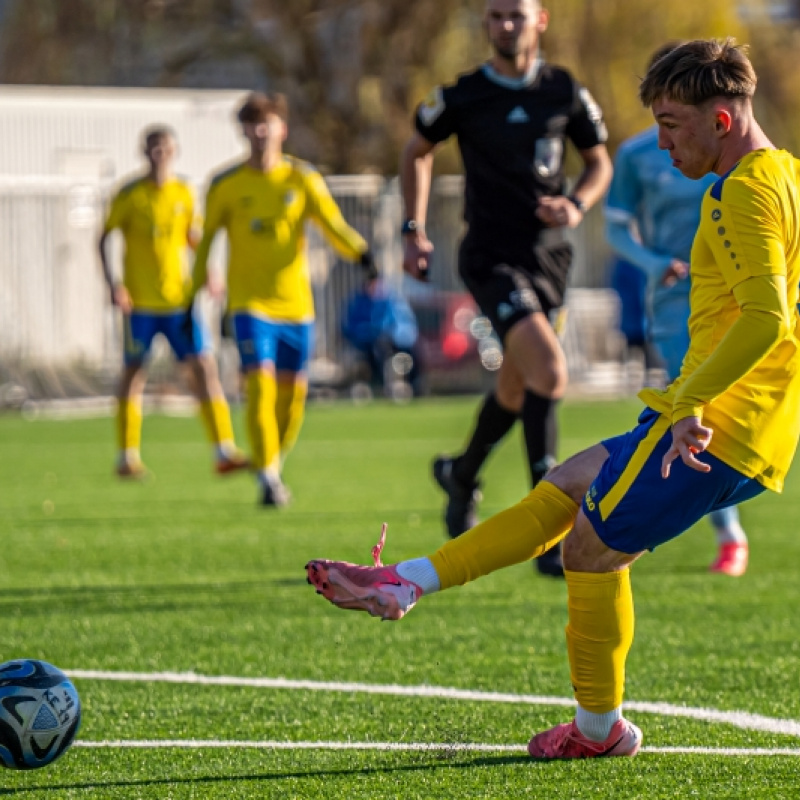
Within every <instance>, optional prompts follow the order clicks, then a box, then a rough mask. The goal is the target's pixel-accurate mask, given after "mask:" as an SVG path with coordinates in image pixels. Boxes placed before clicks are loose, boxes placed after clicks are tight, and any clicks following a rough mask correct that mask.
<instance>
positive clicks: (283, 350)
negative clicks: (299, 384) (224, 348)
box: [233, 311, 314, 372]
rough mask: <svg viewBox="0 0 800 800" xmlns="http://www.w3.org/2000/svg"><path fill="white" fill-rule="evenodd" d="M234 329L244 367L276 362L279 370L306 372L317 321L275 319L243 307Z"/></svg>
mask: <svg viewBox="0 0 800 800" xmlns="http://www.w3.org/2000/svg"><path fill="white" fill-rule="evenodd" d="M233 332H234V335H235V336H236V344H237V345H238V347H239V356H240V357H241V360H242V369H243V370H244V371H245V372H246V371H247V370H249V369H253V368H254V367H258V366H261V365H264V364H272V365H274V367H275V369H276V370H277V371H279V372H304V371H305V369H306V367H307V366H308V359H309V357H310V355H311V347H312V345H313V342H314V323H313V322H274V321H272V320H268V319H264V318H263V317H260V316H257V315H256V314H248V313H247V312H242V311H239V312H237V313H236V314H235V315H234V317H233Z"/></svg>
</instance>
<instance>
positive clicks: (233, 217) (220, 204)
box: [194, 156, 367, 322]
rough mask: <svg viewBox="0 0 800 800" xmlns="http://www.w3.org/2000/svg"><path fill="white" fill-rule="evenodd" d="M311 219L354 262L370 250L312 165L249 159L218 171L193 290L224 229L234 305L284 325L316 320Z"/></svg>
mask: <svg viewBox="0 0 800 800" xmlns="http://www.w3.org/2000/svg"><path fill="white" fill-rule="evenodd" d="M309 221H313V222H314V223H316V224H317V225H318V226H319V227H320V229H321V231H322V233H323V234H324V236H325V238H326V239H327V240H328V241H329V242H330V243H331V245H332V246H333V247H334V249H336V250H337V252H339V253H340V254H341V255H342V256H343V257H345V258H349V259H352V260H357V259H358V258H360V256H361V255H362V254H363V253H364V252H366V250H367V244H366V242H365V241H364V239H363V238H362V237H361V235H360V234H359V233H358V232H357V231H356V230H354V229H353V228H351V227H350V226H349V225H348V224H347V222H346V221H345V219H344V217H343V216H342V213H341V211H340V210H339V207H338V206H337V205H336V202H335V201H334V199H333V198H332V197H331V195H330V192H329V191H328V188H327V186H326V184H325V181H324V180H323V178H322V176H321V175H320V174H319V172H317V170H315V169H314V168H313V167H312V166H311V165H310V164H308V163H306V162H304V161H301V160H299V159H296V158H293V157H291V156H283V157H282V158H281V161H280V162H279V163H278V164H277V165H276V166H275V167H273V168H272V169H270V170H269V171H267V172H264V171H262V170H259V169H255V168H253V167H251V166H250V165H248V164H247V163H244V164H239V165H238V166H235V167H233V168H232V169H229V170H227V171H225V172H223V173H221V174H220V175H218V176H217V177H216V178H214V180H213V181H212V183H211V186H210V188H209V190H208V195H207V198H206V209H205V224H204V228H203V240H202V241H201V243H200V246H199V247H198V250H197V258H196V259H195V269H194V287H195V291H197V290H198V289H199V288H200V287H201V286H202V285H203V284H204V283H205V281H206V277H207V269H208V266H207V261H208V254H209V249H210V247H211V242H212V240H213V238H214V236H215V234H216V233H217V231H218V230H220V229H224V230H225V231H226V233H227V236H228V280H227V284H228V308H229V310H230V311H231V312H237V311H246V312H248V313H254V314H258V315H261V316H263V317H266V318H268V319H271V320H278V321H285V322H308V321H311V320H313V319H314V301H313V295H312V290H311V281H310V277H309V269H308V256H307V241H306V231H305V226H306V223H307V222H309Z"/></svg>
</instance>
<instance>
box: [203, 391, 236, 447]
mask: <svg viewBox="0 0 800 800" xmlns="http://www.w3.org/2000/svg"><path fill="white" fill-rule="evenodd" d="M200 418H201V419H202V420H203V427H204V428H205V430H206V434H207V435H208V439H209V441H210V442H211V443H212V444H215V445H218V446H219V445H224V444H228V443H230V444H231V445H232V444H233V424H232V423H231V412H230V408H229V407H228V402H227V400H225V398H224V397H212V398H211V399H209V400H202V401H201V402H200Z"/></svg>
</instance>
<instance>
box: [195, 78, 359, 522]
mask: <svg viewBox="0 0 800 800" xmlns="http://www.w3.org/2000/svg"><path fill="white" fill-rule="evenodd" d="M287 113H288V110H287V104H286V99H285V98H284V97H283V96H282V95H280V94H270V95H265V94H261V93H259V92H255V93H253V94H251V95H250V96H249V97H248V98H247V100H246V102H245V103H244V105H243V106H242V107H241V109H240V110H239V114H238V120H239V122H240V123H241V125H242V130H243V133H244V136H245V138H246V139H247V142H248V144H249V146H250V155H249V157H248V159H247V160H246V161H244V162H242V163H238V164H236V165H235V166H233V167H231V168H229V169H226V170H225V171H223V172H221V173H220V174H219V175H217V176H216V177H215V178H214V179H213V180H212V182H211V186H210V188H209V190H208V196H207V198H206V214H205V226H204V230H203V239H202V241H201V243H200V246H199V247H198V250H197V258H196V260H195V268H194V290H195V291H197V290H198V289H199V288H200V287H201V286H203V284H204V283H205V282H206V280H207V262H208V255H209V249H210V247H211V243H212V241H213V239H214V237H215V235H216V234H217V232H218V231H219V230H220V229H224V230H225V232H226V233H227V237H228V280H227V290H228V314H229V319H230V320H231V323H232V327H233V333H234V335H235V338H236V343H237V345H238V348H239V355H240V357H241V363H242V371H243V372H244V375H245V381H246V386H247V429H248V433H249V437H250V444H251V447H252V463H253V468H254V469H255V471H256V474H257V476H258V481H259V486H260V495H259V497H260V502H261V503H262V504H263V505H264V506H272V507H276V506H284V505H286V504H287V503H288V502H289V492H288V490H287V489H286V486H285V485H284V484H283V481H282V480H281V469H282V466H283V463H284V461H285V459H286V456H287V454H288V453H289V451H290V449H291V447H292V445H293V444H294V443H295V441H296V439H297V436H298V433H299V431H300V426H301V424H302V422H303V416H304V413H305V401H306V395H307V392H308V378H307V367H308V360H309V357H310V353H311V349H312V343H313V332H314V302H313V296H312V292H311V283H310V280H309V274H308V259H307V256H306V235H305V225H306V223H307V222H309V221H313V222H315V223H316V224H318V225H319V227H320V229H321V230H322V233H323V234H324V235H325V237H326V238H327V239H328V241H329V242H330V243H331V244H332V245H333V246H334V247H335V248H336V250H337V251H338V252H339V253H340V254H341V255H342V256H344V257H345V258H349V259H351V260H353V261H358V262H360V263H361V265H362V267H364V269H365V270H366V271H367V273H368V274H374V273H375V269H374V265H373V261H372V257H371V255H370V254H369V251H368V248H367V243H366V242H365V241H364V239H363V238H362V237H361V236H360V235H359V234H358V233H357V232H356V231H355V230H353V228H351V227H350V226H349V225H348V224H347V223H346V222H345V220H344V217H342V214H341V212H340V211H339V208H338V207H337V205H336V203H335V202H334V200H333V198H332V197H331V195H330V193H329V192H328V189H327V187H326V185H325V182H324V181H323V179H322V177H321V175H320V174H319V173H318V172H317V171H316V170H315V169H314V168H313V167H312V166H311V165H310V164H307V163H305V162H303V161H300V160H298V159H296V158H293V157H291V156H288V155H285V154H284V153H283V143H284V141H285V139H286V135H287Z"/></svg>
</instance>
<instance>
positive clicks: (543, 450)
mask: <svg viewBox="0 0 800 800" xmlns="http://www.w3.org/2000/svg"><path fill="white" fill-rule="evenodd" d="M557 406H558V400H551V399H550V398H549V397H542V396H541V395H538V394H534V393H533V392H527V391H526V392H525V401H524V402H523V404H522V414H521V418H522V429H523V432H524V434H525V447H526V449H527V451H528V466H529V468H530V473H531V488H533V487H534V486H536V484H537V483H539V481H540V480H541V479H542V478H543V477H544V475H545V473H546V472H547V470H549V469H550V467H552V466H553V465H554V464H555V463H556V444H557V439H558V420H557V418H556V407H557Z"/></svg>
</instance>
